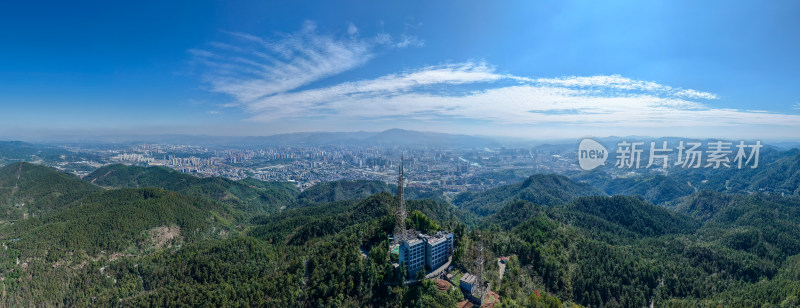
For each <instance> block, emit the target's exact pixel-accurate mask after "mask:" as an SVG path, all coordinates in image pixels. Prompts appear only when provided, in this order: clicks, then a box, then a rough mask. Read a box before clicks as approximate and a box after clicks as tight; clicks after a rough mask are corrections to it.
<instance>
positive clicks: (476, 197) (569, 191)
mask: <svg viewBox="0 0 800 308" xmlns="http://www.w3.org/2000/svg"><path fill="white" fill-rule="evenodd" d="M602 194H603V193H602V192H600V191H598V190H596V189H594V188H593V187H591V186H589V185H588V184H584V183H578V182H575V181H573V180H571V179H569V178H567V177H565V176H561V175H555V174H549V175H543V174H536V175H532V176H530V177H528V179H526V180H525V181H523V182H521V183H517V184H510V185H504V186H500V187H497V188H493V189H489V190H487V191H484V192H465V193H461V194H458V195H457V196H456V197H455V198H454V199H453V203H454V204H455V205H457V206H458V207H459V208H462V209H464V210H468V211H470V212H473V213H475V214H477V215H479V216H488V215H491V214H494V213H495V212H497V211H498V210H499V209H500V208H501V206H502V205H504V204H506V203H507V202H509V201H513V200H517V199H519V200H525V201H530V202H532V203H534V204H539V205H548V206H553V205H559V204H562V203H566V202H569V201H571V200H573V199H575V198H577V197H581V196H592V195H602Z"/></svg>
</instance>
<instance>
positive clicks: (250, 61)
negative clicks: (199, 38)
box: [189, 21, 419, 104]
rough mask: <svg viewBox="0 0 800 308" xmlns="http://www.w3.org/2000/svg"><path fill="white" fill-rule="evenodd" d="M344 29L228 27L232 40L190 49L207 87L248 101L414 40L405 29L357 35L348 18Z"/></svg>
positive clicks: (351, 66) (353, 65) (330, 73)
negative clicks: (397, 34) (270, 31)
mask: <svg viewBox="0 0 800 308" xmlns="http://www.w3.org/2000/svg"><path fill="white" fill-rule="evenodd" d="M347 33H348V36H346V37H335V36H333V35H325V34H319V33H317V32H316V24H315V23H313V22H311V21H307V22H306V23H305V24H304V25H303V27H302V29H301V30H299V31H297V32H295V33H291V34H281V35H279V36H278V37H276V38H271V39H265V38H260V37H257V36H253V35H250V34H246V33H238V32H228V34H229V35H230V36H231V37H232V38H233V39H235V41H236V42H235V43H221V42H213V43H210V44H209V45H210V47H211V48H209V49H191V50H189V53H190V54H192V55H193V56H194V59H195V61H197V62H199V63H201V64H203V65H205V66H206V67H207V68H208V71H207V73H205V75H204V80H205V81H206V82H207V83H208V84H209V85H210V90H211V91H214V92H218V93H224V94H228V95H231V96H233V97H234V98H235V99H236V100H237V101H238V102H241V103H242V104H248V103H249V102H251V101H253V100H256V99H259V98H262V97H265V96H270V95H274V94H278V93H283V92H286V91H291V90H294V89H297V88H299V87H302V86H305V85H308V84H310V83H312V82H315V81H317V80H320V79H324V78H326V77H330V76H334V75H337V74H340V73H343V72H345V71H348V70H351V69H354V68H356V67H359V66H361V65H363V64H365V63H366V62H368V61H369V60H370V59H372V58H373V57H374V55H375V51H376V50H377V49H379V48H381V47H382V46H387V45H388V46H391V47H409V46H416V45H415V44H414V42H419V39H417V38H415V37H413V36H407V35H404V37H403V38H402V39H401V41H399V42H396V41H394V40H393V39H392V38H391V36H388V34H386V35H384V36H378V37H374V38H360V37H358V28H357V27H356V26H355V25H353V24H352V23H351V24H349V26H348V28H347ZM387 36H388V37H387ZM407 41H410V42H411V43H409V42H407Z"/></svg>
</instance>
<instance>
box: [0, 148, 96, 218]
mask: <svg viewBox="0 0 800 308" xmlns="http://www.w3.org/2000/svg"><path fill="white" fill-rule="evenodd" d="M99 190H101V189H100V187H97V186H95V185H92V184H90V183H87V182H85V181H83V180H81V179H80V178H78V177H76V176H74V175H72V174H69V173H65V172H60V171H58V170H56V169H53V168H50V167H44V166H39V165H34V164H30V163H25V162H19V163H14V164H10V165H7V166H5V167H2V168H0V220H19V219H23V218H26V217H34V216H41V215H46V214H48V213H51V212H53V211H55V210H59V209H62V208H67V207H70V206H72V205H74V203H75V201H76V200H78V199H80V198H82V197H83V196H85V195H86V194H89V193H92V192H96V191H99Z"/></svg>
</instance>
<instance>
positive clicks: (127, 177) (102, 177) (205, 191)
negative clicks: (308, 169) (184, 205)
mask: <svg viewBox="0 0 800 308" xmlns="http://www.w3.org/2000/svg"><path fill="white" fill-rule="evenodd" d="M84 180H86V181H88V182H91V183H94V184H96V185H100V186H105V187H115V188H138V187H158V188H161V189H166V190H171V191H176V192H181V193H185V194H188V195H192V196H204V197H208V198H211V199H214V200H217V201H220V202H224V203H227V204H230V205H232V206H233V207H234V208H236V209H239V210H242V211H245V212H250V213H271V212H276V211H278V210H280V209H281V208H282V207H287V206H289V205H291V204H292V203H293V202H294V201H295V198H296V196H297V194H299V192H300V191H299V189H297V188H296V187H295V186H294V185H293V184H291V183H288V182H263V181H258V180H254V179H246V180H242V181H233V180H229V179H226V178H221V177H211V178H199V177H196V176H192V175H189V174H184V173H180V172H178V171H175V170H173V169H170V168H166V167H148V168H145V167H137V166H126V165H110V166H105V167H102V168H100V169H97V170H95V171H94V172H92V173H91V174H89V175H87V176H86V177H85V178H84Z"/></svg>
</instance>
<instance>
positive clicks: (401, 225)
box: [394, 155, 406, 244]
mask: <svg viewBox="0 0 800 308" xmlns="http://www.w3.org/2000/svg"><path fill="white" fill-rule="evenodd" d="M404 161H405V157H404V156H403V155H400V169H399V175H398V176H397V199H399V200H398V201H399V202H400V205H399V206H398V207H397V215H395V219H396V221H395V223H394V243H395V244H398V243H401V242H402V241H403V240H404V239H405V237H406V205H405V200H404V199H403V186H404V183H403V181H404V179H403V164H404Z"/></svg>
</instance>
